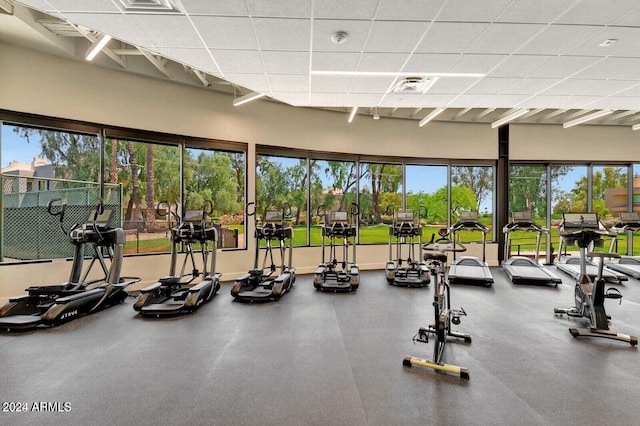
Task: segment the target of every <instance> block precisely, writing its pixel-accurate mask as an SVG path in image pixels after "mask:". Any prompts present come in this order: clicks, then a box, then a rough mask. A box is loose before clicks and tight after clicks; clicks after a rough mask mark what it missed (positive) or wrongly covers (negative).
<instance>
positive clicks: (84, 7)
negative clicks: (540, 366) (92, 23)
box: [28, 0, 121, 13]
mask: <svg viewBox="0 0 640 426" xmlns="http://www.w3.org/2000/svg"><path fill="white" fill-rule="evenodd" d="M28 3H29V4H32V3H44V4H47V3H48V4H50V5H51V6H53V7H49V6H47V7H46V9H43V10H57V11H59V12H62V13H65V12H100V13H103V12H110V13H118V12H120V11H121V9H119V8H118V7H116V5H115V4H114V3H112V2H104V1H85V0H57V1H55V0H51V1H48V2H40V1H38V2H33V1H29V2H28Z"/></svg>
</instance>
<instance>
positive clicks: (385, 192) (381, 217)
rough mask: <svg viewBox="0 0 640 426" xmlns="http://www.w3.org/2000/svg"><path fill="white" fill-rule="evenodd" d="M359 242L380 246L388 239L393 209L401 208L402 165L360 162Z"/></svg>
mask: <svg viewBox="0 0 640 426" xmlns="http://www.w3.org/2000/svg"><path fill="white" fill-rule="evenodd" d="M358 203H359V209H360V233H359V236H360V241H359V242H360V243H361V244H378V243H386V242H388V240H389V228H388V225H389V224H390V223H391V220H392V217H391V216H390V215H389V214H387V213H388V212H391V210H390V207H392V208H400V207H402V166H401V165H399V164H388V163H361V175H360V194H359V201H358Z"/></svg>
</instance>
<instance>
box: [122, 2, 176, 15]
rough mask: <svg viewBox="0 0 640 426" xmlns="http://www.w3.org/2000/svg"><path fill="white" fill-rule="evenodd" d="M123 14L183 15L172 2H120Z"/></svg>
mask: <svg viewBox="0 0 640 426" xmlns="http://www.w3.org/2000/svg"><path fill="white" fill-rule="evenodd" d="M118 2H119V3H120V7H121V9H122V11H123V12H144V13H172V14H173V13H182V11H181V10H180V9H179V8H178V7H177V6H176V5H175V4H173V2H172V1H171V0H118Z"/></svg>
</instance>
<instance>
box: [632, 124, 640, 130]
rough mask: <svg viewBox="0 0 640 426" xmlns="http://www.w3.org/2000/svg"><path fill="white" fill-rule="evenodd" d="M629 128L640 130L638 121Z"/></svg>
mask: <svg viewBox="0 0 640 426" xmlns="http://www.w3.org/2000/svg"><path fill="white" fill-rule="evenodd" d="M631 130H640V123H638V124H634V125H633V126H631Z"/></svg>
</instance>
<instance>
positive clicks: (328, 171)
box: [311, 160, 358, 245]
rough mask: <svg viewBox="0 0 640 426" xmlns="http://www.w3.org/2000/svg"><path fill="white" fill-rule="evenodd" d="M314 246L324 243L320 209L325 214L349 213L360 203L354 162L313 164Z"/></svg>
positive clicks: (320, 161) (312, 209)
mask: <svg viewBox="0 0 640 426" xmlns="http://www.w3.org/2000/svg"><path fill="white" fill-rule="evenodd" d="M311 161H312V163H311V164H312V167H311V214H312V215H313V219H312V221H311V224H312V226H311V244H312V245H320V244H321V243H322V232H321V224H322V218H320V217H318V213H320V214H322V211H320V212H318V207H319V206H324V211H325V212H330V211H349V209H350V206H351V204H352V203H355V202H356V184H357V182H358V170H357V168H356V163H355V162H353V161H329V160H311Z"/></svg>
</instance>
